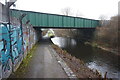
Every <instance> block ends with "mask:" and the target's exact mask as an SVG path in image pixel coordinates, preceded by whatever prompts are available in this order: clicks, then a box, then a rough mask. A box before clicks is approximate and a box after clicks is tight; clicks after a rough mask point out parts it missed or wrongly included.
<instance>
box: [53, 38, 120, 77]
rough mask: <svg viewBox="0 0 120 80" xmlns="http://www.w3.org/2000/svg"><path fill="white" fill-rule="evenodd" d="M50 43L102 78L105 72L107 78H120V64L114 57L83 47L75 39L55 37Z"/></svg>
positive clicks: (98, 50)
mask: <svg viewBox="0 0 120 80" xmlns="http://www.w3.org/2000/svg"><path fill="white" fill-rule="evenodd" d="M52 42H53V43H54V44H56V45H58V46H59V47H61V48H62V49H65V50H67V51H68V52H69V53H70V54H71V55H73V56H76V57H77V58H80V59H82V60H83V61H84V62H85V63H86V65H87V66H88V67H89V68H91V69H97V70H98V71H100V73H102V76H104V74H105V72H107V77H109V78H118V77H119V76H120V64H119V63H118V57H117V56H116V55H113V54H112V53H109V52H106V51H103V50H101V49H96V48H93V47H91V46H89V45H84V44H83V43H81V42H78V41H77V40H76V39H71V38H63V37H55V38H52ZM119 78H120V77H119Z"/></svg>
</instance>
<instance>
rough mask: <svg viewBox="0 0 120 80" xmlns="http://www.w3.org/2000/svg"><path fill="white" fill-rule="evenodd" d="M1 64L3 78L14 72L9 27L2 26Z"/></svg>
mask: <svg viewBox="0 0 120 80" xmlns="http://www.w3.org/2000/svg"><path fill="white" fill-rule="evenodd" d="M0 27H1V34H0V36H1V42H0V43H1V48H0V53H1V64H2V76H3V77H4V75H5V76H8V75H9V74H10V72H11V71H12V64H11V56H10V37H9V31H8V28H7V25H1V26H0Z"/></svg>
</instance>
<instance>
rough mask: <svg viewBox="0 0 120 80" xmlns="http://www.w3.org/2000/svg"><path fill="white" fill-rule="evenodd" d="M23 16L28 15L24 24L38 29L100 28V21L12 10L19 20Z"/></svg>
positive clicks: (12, 13) (13, 15) (12, 14)
mask: <svg viewBox="0 0 120 80" xmlns="http://www.w3.org/2000/svg"><path fill="white" fill-rule="evenodd" d="M22 14H26V16H25V18H24V19H23V20H22V22H23V24H25V23H26V22H27V21H30V24H32V25H33V27H37V28H96V27H98V26H99V20H93V19H87V18H81V17H72V16H64V15H57V14H48V13H40V12H33V11H24V10H16V9H11V16H12V17H16V18H17V19H19V17H20V16H21V15H22Z"/></svg>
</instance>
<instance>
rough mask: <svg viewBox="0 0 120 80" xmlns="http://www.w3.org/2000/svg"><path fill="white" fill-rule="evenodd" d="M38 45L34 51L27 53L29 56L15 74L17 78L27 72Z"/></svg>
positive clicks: (34, 47)
mask: <svg viewBox="0 0 120 80" xmlns="http://www.w3.org/2000/svg"><path fill="white" fill-rule="evenodd" d="M37 46H38V44H35V45H34V46H33V48H32V49H30V51H29V52H28V53H27V56H26V57H25V58H24V59H23V61H22V63H21V64H20V66H19V68H18V69H17V71H16V72H15V73H14V74H15V76H16V77H19V75H21V74H24V73H25V71H26V67H27V66H28V64H29V62H30V60H31V58H32V57H33V55H34V54H33V53H34V51H35V50H36V48H37Z"/></svg>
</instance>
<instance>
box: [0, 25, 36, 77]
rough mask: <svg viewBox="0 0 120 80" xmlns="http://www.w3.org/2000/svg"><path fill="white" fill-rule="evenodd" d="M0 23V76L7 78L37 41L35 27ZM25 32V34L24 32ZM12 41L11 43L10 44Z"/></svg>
mask: <svg viewBox="0 0 120 80" xmlns="http://www.w3.org/2000/svg"><path fill="white" fill-rule="evenodd" d="M10 27H11V28H10V29H9V25H7V24H6V25H3V24H0V75H2V76H0V77H2V78H7V77H9V75H10V74H11V73H12V71H14V69H15V68H16V66H17V65H18V64H19V63H21V61H22V58H23V56H24V55H27V52H28V51H29V50H30V49H31V48H32V46H33V45H34V44H35V43H36V40H37V39H36V34H35V30H34V29H33V27H32V26H31V27H29V25H24V26H23V27H22V28H23V31H21V26H20V25H10ZM22 32H23V34H22ZM10 42H11V44H10Z"/></svg>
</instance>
